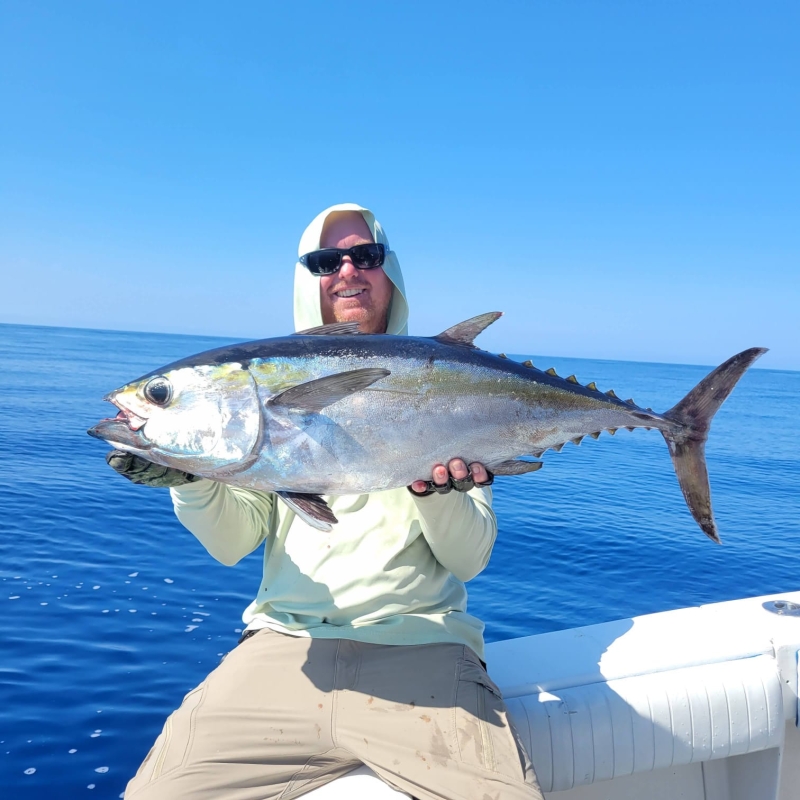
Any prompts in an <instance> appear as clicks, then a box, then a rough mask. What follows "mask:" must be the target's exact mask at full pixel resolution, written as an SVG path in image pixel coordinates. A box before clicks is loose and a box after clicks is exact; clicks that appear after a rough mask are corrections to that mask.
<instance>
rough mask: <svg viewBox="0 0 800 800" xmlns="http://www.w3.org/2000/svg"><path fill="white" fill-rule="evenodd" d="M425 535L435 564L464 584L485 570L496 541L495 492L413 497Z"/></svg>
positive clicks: (475, 489) (452, 493)
mask: <svg viewBox="0 0 800 800" xmlns="http://www.w3.org/2000/svg"><path fill="white" fill-rule="evenodd" d="M412 497H413V498H414V502H415V503H416V505H417V511H418V512H419V517H420V523H421V525H422V533H423V535H424V536H425V539H426V541H427V542H428V546H429V547H430V548H431V551H432V552H433V555H434V556H435V557H436V560H437V561H438V562H439V563H440V564H441V565H442V566H443V567H445V568H446V569H448V570H450V572H452V573H453V575H455V576H456V578H458V579H459V580H461V581H468V580H472V578H474V577H475V576H476V575H478V574H479V573H480V572H482V571H483V570H484V568H485V567H486V565H487V564H488V563H489V556H490V555H491V554H492V547H494V540H495V539H496V538H497V518H496V517H495V515H494V511H492V490H491V489H487V488H480V487H476V488H474V489H472V490H470V491H469V492H450V493H449V494H435V493H434V494H430V495H427V496H426V497H416V496H414V495H412Z"/></svg>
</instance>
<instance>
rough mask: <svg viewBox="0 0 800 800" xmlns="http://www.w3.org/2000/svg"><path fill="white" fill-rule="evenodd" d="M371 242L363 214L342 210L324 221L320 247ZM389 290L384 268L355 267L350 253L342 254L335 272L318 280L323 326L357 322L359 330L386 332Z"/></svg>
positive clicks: (389, 283) (349, 245)
mask: <svg viewBox="0 0 800 800" xmlns="http://www.w3.org/2000/svg"><path fill="white" fill-rule="evenodd" d="M372 241H373V239H372V234H371V232H370V229H369V226H368V225H367V223H366V221H365V220H364V217H362V216H361V214H359V213H358V212H357V211H344V212H339V213H334V214H331V215H330V216H329V217H328V218H327V220H326V221H325V227H324V228H323V230H322V238H321V239H320V248H321V249H324V248H326V247H343V248H344V247H354V246H355V245H357V244H367V243H369V242H372ZM392 289H393V284H392V282H391V281H390V280H389V278H388V277H387V276H386V273H385V272H384V271H383V267H376V268H375V269H356V268H355V267H354V266H353V262H352V261H351V260H350V256H345V257H344V259H343V260H342V266H341V268H340V269H339V271H338V272H335V273H334V274H333V275H323V276H322V277H321V278H320V279H319V291H320V305H321V308H322V321H323V322H324V323H325V324H326V325H330V324H331V323H334V322H358V323H359V324H360V326H361V332H362V333H386V325H387V322H388V318H389V304H390V303H391V300H392Z"/></svg>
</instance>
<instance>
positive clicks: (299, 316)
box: [294, 203, 408, 335]
mask: <svg viewBox="0 0 800 800" xmlns="http://www.w3.org/2000/svg"><path fill="white" fill-rule="evenodd" d="M334 211H358V212H360V213H361V216H362V217H364V220H365V221H366V223H367V225H368V226H369V229H370V230H371V231H372V238H373V239H374V240H375V241H376V242H380V243H381V244H384V245H386V250H387V253H386V260H385V261H384V262H383V271H384V272H385V273H386V275H387V277H388V278H389V280H390V281H391V282H392V284H394V291H393V293H392V304H391V307H390V309H389V321H388V324H387V330H386V332H387V333H393V334H400V335H405V334H407V333H408V303H407V301H406V290H405V285H404V284H403V273H402V272H401V270H400V262H399V261H398V260H397V255H396V253H395V252H394V250H392V249H391V247H390V245H389V239H388V238H387V236H386V233H385V232H384V230H383V228H382V227H381V224H380V222H378V220H376V219H375V215H374V214H373V213H372V212H371V211H370V210H369V209H366V208H363V207H362V206H359V205H356V204H355V203H340V204H339V205H336V206H331V207H330V208H326V209H325V210H324V211H323V212H322V213H321V214H318V215H317V216H316V217H314V219H313V220H312V222H311V224H310V225H309V226H308V227H307V228H306V229H305V231H304V232H303V235H302V236H301V237H300V245H299V246H298V248H297V255H298V258H299V257H300V256H302V255H304V254H305V253H310V252H311V251H312V250H319V240H320V236H322V227H323V225H324V224H325V220H326V219H327V218H328V216H329V215H330V214H332V213H333V212H334ZM318 325H322V311H321V309H320V301H319V278H317V277H315V276H314V275H312V274H311V273H310V272H309V271H308V270H307V269H306V268H305V267H304V266H303V265H302V264H301V263H300V262H299V261H298V262H297V264H295V267H294V329H295V330H296V331H302V330H305V329H306V328H315V327H317V326H318Z"/></svg>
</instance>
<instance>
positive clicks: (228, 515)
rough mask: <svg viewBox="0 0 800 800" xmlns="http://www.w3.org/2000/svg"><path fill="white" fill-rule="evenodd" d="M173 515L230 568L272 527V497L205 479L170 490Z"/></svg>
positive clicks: (250, 550) (251, 549)
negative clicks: (173, 509)
mask: <svg viewBox="0 0 800 800" xmlns="http://www.w3.org/2000/svg"><path fill="white" fill-rule="evenodd" d="M170 494H171V495H172V504H173V506H174V508H175V515H176V516H177V517H178V519H179V520H180V522H181V524H182V525H183V526H184V527H185V528H187V529H188V530H189V531H191V533H193V534H194V535H195V536H196V537H197V538H198V539H199V540H200V543H201V544H202V545H203V547H205V548H206V550H208V552H209V553H210V554H211V555H212V556H213V557H214V558H216V559H217V561H220V562H222V563H223V564H225V565H227V566H230V567H232V566H233V565H234V564H236V563H238V562H239V561H240V560H241V559H243V558H244V557H245V556H246V555H249V554H250V553H252V552H253V550H255V549H256V547H258V545H259V544H261V542H263V541H264V539H265V537H266V536H267V535H268V534H269V532H270V531H271V529H272V526H273V513H272V512H273V509H274V505H275V495H273V494H270V493H267V492H257V491H254V490H251V489H240V488H238V487H235V486H226V485H225V484H223V483H219V482H217V481H210V480H206V479H204V478H201V479H200V480H197V481H193V482H192V483H187V484H184V485H183V486H176V487H173V488H172V489H170Z"/></svg>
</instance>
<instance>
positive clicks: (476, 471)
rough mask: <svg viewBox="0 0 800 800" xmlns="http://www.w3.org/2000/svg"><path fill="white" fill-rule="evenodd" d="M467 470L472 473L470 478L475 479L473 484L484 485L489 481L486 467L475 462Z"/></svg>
mask: <svg viewBox="0 0 800 800" xmlns="http://www.w3.org/2000/svg"><path fill="white" fill-rule="evenodd" d="M469 468H470V471H471V472H472V477H473V478H474V479H475V483H486V481H488V480H489V473H488V472H486V467H484V466H483V464H481V463H479V462H478V461H475V462H473V463H472V464H470V465H469Z"/></svg>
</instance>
